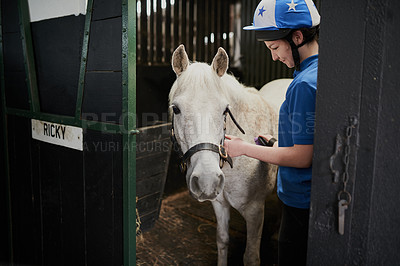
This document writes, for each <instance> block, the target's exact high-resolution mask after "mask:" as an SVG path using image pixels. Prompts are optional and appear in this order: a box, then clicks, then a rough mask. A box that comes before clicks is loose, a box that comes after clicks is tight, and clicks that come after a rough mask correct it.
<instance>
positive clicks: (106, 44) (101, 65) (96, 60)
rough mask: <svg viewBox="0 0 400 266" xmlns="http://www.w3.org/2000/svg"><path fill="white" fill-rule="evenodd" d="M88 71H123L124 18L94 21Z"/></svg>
mask: <svg viewBox="0 0 400 266" xmlns="http://www.w3.org/2000/svg"><path fill="white" fill-rule="evenodd" d="M89 39H90V41H89V52H88V63H87V71H121V69H122V18H121V17H116V18H112V19H106V20H100V21H93V22H92V24H91V29H90V38H89Z"/></svg>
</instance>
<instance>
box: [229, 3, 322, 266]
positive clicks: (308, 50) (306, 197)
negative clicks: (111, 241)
mask: <svg viewBox="0 0 400 266" xmlns="http://www.w3.org/2000/svg"><path fill="white" fill-rule="evenodd" d="M319 22H320V16H319V14H318V11H317V9H316V7H315V5H314V4H313V2H312V0H262V1H261V2H260V3H259V4H258V6H257V8H256V10H255V13H254V20H253V25H251V26H247V27H245V28H244V30H254V31H255V35H256V38H257V40H259V41H263V42H264V43H265V45H266V47H267V48H268V49H269V50H270V51H271V56H272V59H273V60H274V61H276V60H279V61H281V62H283V63H284V64H286V66H287V67H289V68H293V67H295V69H296V70H295V72H294V74H293V77H294V79H293V81H292V83H291V84H290V85H289V87H288V90H287V92H286V98H285V101H284V102H283V104H282V106H281V108H280V113H279V133H278V137H279V138H278V139H279V142H275V143H273V142H274V140H275V139H274V138H272V136H270V135H266V136H261V137H264V139H265V140H266V141H267V142H268V143H269V144H271V147H266V146H259V145H254V144H250V143H247V142H245V141H243V140H242V139H240V138H238V137H234V136H226V138H227V140H226V142H225V145H226V150H227V152H228V154H229V155H230V156H231V157H236V156H241V155H245V156H249V157H252V158H256V159H259V160H261V161H264V162H268V163H272V164H276V165H279V170H278V177H277V194H278V197H279V199H280V200H281V201H282V202H283V210H282V220H281V226H280V231H279V246H278V247H279V256H278V259H279V265H281V266H282V265H305V264H306V260H307V239H308V219H309V208H310V191H311V164H312V155H313V140H314V118H315V94H316V89H317V69H318V28H319Z"/></svg>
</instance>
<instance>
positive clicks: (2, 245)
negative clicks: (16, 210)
mask: <svg viewBox="0 0 400 266" xmlns="http://www.w3.org/2000/svg"><path fill="white" fill-rule="evenodd" d="M4 137H5V136H4V128H3V108H0V140H3V139H4ZM4 148H5V147H4V141H0V261H1V262H2V263H5V264H7V263H9V262H10V245H9V240H10V238H9V232H10V228H9V217H8V216H9V215H8V202H9V200H8V185H7V183H8V181H7V176H6V167H5V158H4V157H5V154H4Z"/></svg>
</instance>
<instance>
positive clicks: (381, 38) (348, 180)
mask: <svg viewBox="0 0 400 266" xmlns="http://www.w3.org/2000/svg"><path fill="white" fill-rule="evenodd" d="M399 11H400V3H399V2H398V1H397V2H395V1H378V0H370V1H363V0H355V1H344V0H339V1H324V2H322V5H321V13H322V15H323V16H322V23H321V32H320V56H319V73H318V93H317V107H316V126H315V141H314V161H313V162H314V163H313V177H312V180H313V181H312V195H311V213H310V225H309V244H308V265H396V264H398V262H399V261H400V254H399V252H398V250H400V241H399V240H398V236H399V235H400V228H399V226H398V224H399V221H400V211H399V207H398V206H399V204H400V197H399V196H398V191H399V189H400V179H399V177H398V173H399V170H400V164H399V163H398V159H399V146H400V141H399V138H398V129H399V128H400V112H399V107H398V99H399V96H400V91H399V87H400V82H399V79H398V74H397V71H398V70H397V69H398V68H397V67H396V66H398V63H399V60H400V59H399V58H400V57H399V49H398V44H399V43H400V37H399V35H398V34H394V33H395V32H396V28H397V25H400V13H399ZM337 140H338V141H337ZM340 142H341V143H340ZM346 169H347V170H346ZM335 171H338V173H339V175H338V176H337V180H336V182H335V180H334V176H335V175H334V172H335ZM345 172H346V173H347V174H348V175H344V173H345ZM343 190H345V191H347V192H348V193H349V194H347V192H344V193H343V192H342V193H341V194H340V192H341V191H343ZM349 196H351V199H350V197H349ZM338 197H340V199H344V200H345V201H347V203H346V206H347V209H345V210H344V216H343V217H344V219H343V234H340V233H339V231H338V227H339V224H340V222H339V219H338V212H339V199H338Z"/></svg>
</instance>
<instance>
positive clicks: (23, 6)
mask: <svg viewBox="0 0 400 266" xmlns="http://www.w3.org/2000/svg"><path fill="white" fill-rule="evenodd" d="M17 5H18V14H19V24H20V30H21V39H22V50H23V53H24V65H25V73H26V78H27V85H28V93H29V106H30V109H31V111H33V112H39V111H40V102H39V91H38V85H37V77H36V67H35V56H34V51H33V44H32V33H31V21H30V15H29V6H28V0H18V2H17Z"/></svg>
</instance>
